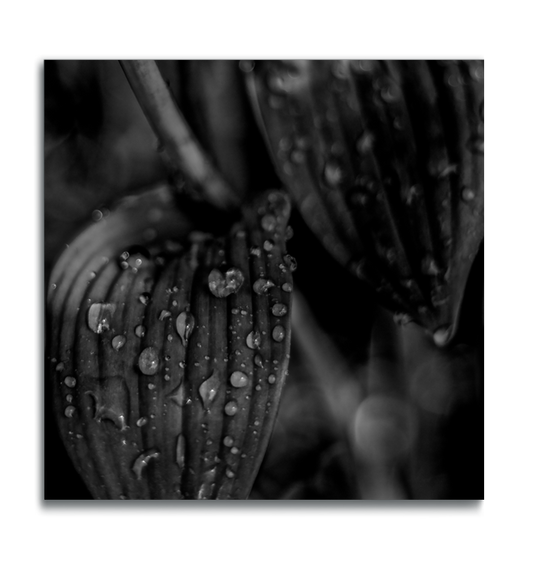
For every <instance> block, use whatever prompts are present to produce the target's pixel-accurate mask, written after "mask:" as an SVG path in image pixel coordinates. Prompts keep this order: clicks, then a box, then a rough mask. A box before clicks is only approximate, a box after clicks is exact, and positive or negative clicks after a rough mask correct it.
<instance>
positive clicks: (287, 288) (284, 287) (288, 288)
mask: <svg viewBox="0 0 533 573" xmlns="http://www.w3.org/2000/svg"><path fill="white" fill-rule="evenodd" d="M281 290H283V291H285V292H292V285H291V284H290V283H283V284H282V285H281Z"/></svg>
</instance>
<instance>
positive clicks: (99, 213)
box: [92, 209, 104, 223]
mask: <svg viewBox="0 0 533 573" xmlns="http://www.w3.org/2000/svg"><path fill="white" fill-rule="evenodd" d="M103 218H104V214H103V213H102V211H100V209H95V210H94V211H93V212H92V219H93V221H94V222H95V223H96V222H98V221H101V220H102V219H103Z"/></svg>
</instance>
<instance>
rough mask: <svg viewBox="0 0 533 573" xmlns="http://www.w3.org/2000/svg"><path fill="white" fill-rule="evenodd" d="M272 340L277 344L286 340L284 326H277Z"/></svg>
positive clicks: (273, 330)
mask: <svg viewBox="0 0 533 573" xmlns="http://www.w3.org/2000/svg"><path fill="white" fill-rule="evenodd" d="M272 338H273V339H274V340H275V341H276V342H281V341H282V340H283V339H284V338H285V329H284V328H283V326H280V325H279V324H278V326H275V327H274V328H273V329H272Z"/></svg>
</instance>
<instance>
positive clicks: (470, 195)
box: [461, 187, 476, 201]
mask: <svg viewBox="0 0 533 573" xmlns="http://www.w3.org/2000/svg"><path fill="white" fill-rule="evenodd" d="M461 196H462V197H463V200H464V201H472V200H473V199H475V197H476V194H475V193H474V191H473V190H472V189H470V188H469V187H464V188H463V191H462V193H461Z"/></svg>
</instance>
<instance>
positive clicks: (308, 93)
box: [248, 61, 484, 344]
mask: <svg viewBox="0 0 533 573" xmlns="http://www.w3.org/2000/svg"><path fill="white" fill-rule="evenodd" d="M250 68H251V67H250ZM250 68H249V69H250ZM248 78H249V81H248V85H249V90H250V94H251V96H252V99H253V101H254V103H255V107H256V112H257V115H258V118H259V120H260V123H261V124H262V126H263V130H264V134H265V137H266V139H267V141H268V143H269V146H270V149H271V153H272V157H273V159H274V162H275V163H276V165H277V169H278V173H279V176H280V177H281V179H282V180H283V182H284V184H285V185H286V187H287V188H288V189H289V190H290V192H291V193H292V194H293V196H294V198H295V200H296V202H297V204H298V206H299V209H300V211H301V212H302V215H303V216H304V218H305V220H306V221H307V224H308V225H309V226H310V227H311V228H312V229H313V231H314V232H315V233H316V234H317V235H318V236H319V237H320V238H321V240H322V241H323V243H324V245H325V246H326V247H327V248H328V249H329V250H330V252H331V253H332V254H333V255H334V256H335V257H336V258H337V259H338V260H339V261H340V262H341V263H343V264H344V265H346V266H347V267H349V268H350V269H352V271H353V272H354V273H355V274H356V275H357V276H358V277H360V278H361V279H363V280H365V281H366V282H368V283H369V284H371V285H372V286H373V287H374V289H375V290H376V291H377V293H378V294H379V296H380V298H381V300H382V301H383V302H384V303H385V304H386V305H387V306H389V308H391V309H392V310H394V311H396V312H397V313H398V318H399V320H401V321H407V320H410V319H414V320H415V321H417V322H418V323H420V324H422V325H423V326H424V327H426V328H427V329H428V330H430V331H431V332H432V333H434V339H435V342H436V343H437V344H445V343H447V342H448V341H449V340H451V338H452V336H453V334H455V331H456V328H457V322H458V315H459V309H460V304H461V301H462V297H463V292H464V288H465V284H466V280H467V278H468V274H469V271H470V267H471V265H472V262H473V259H474V257H475V255H476V253H477V251H478V249H479V245H480V243H481V240H482V238H483V95H484V94H483V63H482V62H478V61H476V62H474V61H472V62H466V61H460V62H425V61H408V62H407V61H283V62H261V63H258V64H256V65H255V67H254V68H253V71H250V72H249V73H248Z"/></svg>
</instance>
